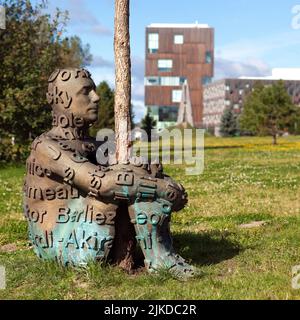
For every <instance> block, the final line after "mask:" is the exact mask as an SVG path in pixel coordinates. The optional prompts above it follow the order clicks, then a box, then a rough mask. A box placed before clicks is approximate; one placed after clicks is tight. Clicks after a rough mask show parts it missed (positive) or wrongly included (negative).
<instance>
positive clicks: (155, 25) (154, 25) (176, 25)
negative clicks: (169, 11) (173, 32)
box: [147, 21, 210, 29]
mask: <svg viewBox="0 0 300 320" xmlns="http://www.w3.org/2000/svg"><path fill="white" fill-rule="evenodd" d="M147 28H199V29H201V28H210V26H209V25H208V24H199V23H198V22H197V21H196V23H190V24H188V23H151V24H149V25H148V26H147Z"/></svg>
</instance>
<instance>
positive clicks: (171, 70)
mask: <svg viewBox="0 0 300 320" xmlns="http://www.w3.org/2000/svg"><path fill="white" fill-rule="evenodd" d="M145 60H146V66H145V106H146V107H147V108H148V110H149V111H150V113H151V115H152V116H153V118H154V119H155V120H156V121H157V127H158V129H163V128H166V127H168V126H172V125H175V124H176V122H177V117H178V108H179V105H180V102H181V97H182V86H183V84H184V83H185V82H186V81H187V83H188V86H189V94H190V100H191V104H192V113H193V121H194V124H195V126H196V127H200V126H201V125H202V118H203V85H204V84H208V83H210V82H211V79H212V77H213V70H214V29H213V28H210V27H209V26H208V25H201V24H151V25H149V26H148V27H147V28H146V59H145Z"/></svg>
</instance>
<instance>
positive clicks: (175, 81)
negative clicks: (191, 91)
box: [161, 77, 180, 86]
mask: <svg viewBox="0 0 300 320" xmlns="http://www.w3.org/2000/svg"><path fill="white" fill-rule="evenodd" d="M161 85H162V86H180V78H179V77H161Z"/></svg>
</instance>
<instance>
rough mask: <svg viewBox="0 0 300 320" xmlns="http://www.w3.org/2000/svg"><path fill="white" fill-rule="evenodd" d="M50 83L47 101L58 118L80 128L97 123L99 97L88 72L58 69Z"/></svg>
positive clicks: (51, 77)
mask: <svg viewBox="0 0 300 320" xmlns="http://www.w3.org/2000/svg"><path fill="white" fill-rule="evenodd" d="M48 82H49V86H48V93H47V100H48V103H49V104H51V105H52V109H53V113H54V115H55V116H56V117H60V118H61V119H64V118H65V119H67V120H68V125H70V122H69V121H70V119H72V120H71V121H72V123H73V124H74V123H75V126H78V127H80V126H82V127H83V126H90V125H91V124H93V123H94V122H95V121H97V118H98V102H99V97H98V95H97V94H96V92H95V83H94V81H93V80H92V79H91V75H90V73H89V72H88V71H87V70H84V69H60V70H59V69H57V70H55V71H54V72H53V73H52V75H51V76H50V78H49V80H48ZM67 120H66V121H65V122H67ZM61 121H62V122H63V121H64V120H61Z"/></svg>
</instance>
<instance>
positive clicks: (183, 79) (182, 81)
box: [180, 77, 186, 86]
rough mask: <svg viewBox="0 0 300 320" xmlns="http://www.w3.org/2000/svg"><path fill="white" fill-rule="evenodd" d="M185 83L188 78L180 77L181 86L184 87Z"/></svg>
mask: <svg viewBox="0 0 300 320" xmlns="http://www.w3.org/2000/svg"><path fill="white" fill-rule="evenodd" d="M185 82H186V78H185V77H180V85H181V86H182V85H183V84H185Z"/></svg>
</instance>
